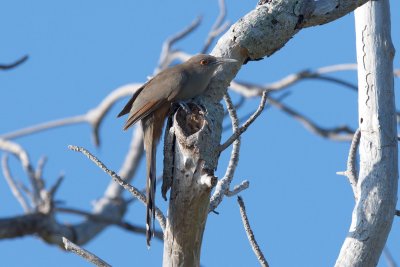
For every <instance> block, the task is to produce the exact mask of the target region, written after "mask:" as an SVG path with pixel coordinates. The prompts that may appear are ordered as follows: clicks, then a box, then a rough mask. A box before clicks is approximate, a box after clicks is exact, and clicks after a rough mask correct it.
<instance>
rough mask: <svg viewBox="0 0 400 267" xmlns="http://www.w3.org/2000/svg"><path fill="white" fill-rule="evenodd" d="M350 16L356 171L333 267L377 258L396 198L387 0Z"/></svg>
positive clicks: (371, 262)
mask: <svg viewBox="0 0 400 267" xmlns="http://www.w3.org/2000/svg"><path fill="white" fill-rule="evenodd" d="M355 17H356V39H357V62H358V90H359V98H358V104H359V125H360V129H361V140H360V148H359V153H360V172H359V178H358V182H357V186H356V187H355V192H354V193H355V199H356V205H355V207H354V210H353V219H352V223H351V226H350V230H349V234H348V236H347V238H346V240H345V241H344V244H343V246H342V249H341V251H340V255H339V257H338V259H337V262H336V266H360V267H361V266H363V267H365V266H367V267H368V266H376V265H377V263H378V260H379V257H380V255H381V253H382V249H383V247H384V245H385V243H386V239H387V237H388V235H389V232H390V228H391V226H392V222H393V217H394V214H395V206H396V201H397V180H398V166H397V164H398V159H397V157H398V156H397V129H396V113H395V103H394V88H393V57H394V48H393V45H392V41H391V37H390V12H389V1H388V0H381V1H370V2H368V3H367V4H365V5H364V6H362V7H360V8H359V9H357V10H356V12H355Z"/></svg>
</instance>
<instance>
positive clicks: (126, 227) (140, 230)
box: [54, 207, 163, 241]
mask: <svg viewBox="0 0 400 267" xmlns="http://www.w3.org/2000/svg"><path fill="white" fill-rule="evenodd" d="M54 211H57V212H64V213H71V214H76V215H81V216H85V217H87V218H89V219H90V220H93V221H97V222H101V223H107V224H112V225H115V226H118V227H120V228H122V229H124V230H126V231H130V232H133V233H139V234H145V233H146V228H144V227H141V226H136V225H133V224H131V223H128V222H126V221H123V220H115V219H114V218H109V217H104V216H101V215H98V214H93V213H90V212H87V211H83V210H78V209H72V208H64V207H56V208H55V209H54ZM154 236H155V237H156V238H158V239H159V240H161V241H162V240H163V233H162V232H161V231H155V233H154Z"/></svg>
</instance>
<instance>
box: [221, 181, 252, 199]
mask: <svg viewBox="0 0 400 267" xmlns="http://www.w3.org/2000/svg"><path fill="white" fill-rule="evenodd" d="M249 185H250V182H249V181H247V180H244V181H243V182H241V183H240V184H238V185H235V187H233V190H232V191H230V190H228V191H226V192H225V195H226V196H227V197H233V196H235V195H237V194H239V193H240V192H242V191H243V190H245V189H247V188H249Z"/></svg>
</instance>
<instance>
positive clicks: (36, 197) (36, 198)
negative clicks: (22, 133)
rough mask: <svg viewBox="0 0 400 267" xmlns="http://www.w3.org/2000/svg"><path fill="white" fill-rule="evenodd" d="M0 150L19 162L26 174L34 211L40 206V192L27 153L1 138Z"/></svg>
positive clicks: (13, 143)
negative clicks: (13, 156) (30, 188)
mask: <svg viewBox="0 0 400 267" xmlns="http://www.w3.org/2000/svg"><path fill="white" fill-rule="evenodd" d="M0 150H4V151H8V152H10V153H12V154H13V155H15V156H16V157H17V158H18V159H19V161H20V162H21V164H22V167H23V169H24V171H25V172H26V174H27V176H28V179H29V182H30V183H31V186H32V192H31V196H32V206H33V209H34V210H36V209H37V208H38V206H39V205H40V190H39V184H38V183H37V182H38V181H37V179H36V177H35V171H34V169H33V167H32V164H31V162H30V159H29V156H28V153H27V152H26V151H25V150H24V149H23V148H22V147H21V146H20V145H19V144H17V143H15V142H11V141H8V140H4V139H1V138H0Z"/></svg>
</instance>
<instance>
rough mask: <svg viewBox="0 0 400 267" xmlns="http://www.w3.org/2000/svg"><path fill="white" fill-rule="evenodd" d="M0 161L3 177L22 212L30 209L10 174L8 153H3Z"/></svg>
mask: <svg viewBox="0 0 400 267" xmlns="http://www.w3.org/2000/svg"><path fill="white" fill-rule="evenodd" d="M1 163H2V169H3V174H4V178H5V179H6V181H7V183H8V186H9V187H10V189H11V192H12V194H13V195H14V197H15V198H16V199H17V201H18V202H19V204H20V205H21V206H22V208H23V210H24V212H25V213H27V212H29V211H30V210H31V208H30V207H29V204H28V202H27V200H26V198H25V197H24V195H23V193H22V192H21V190H20V189H19V188H18V186H17V184H16V182H15V180H14V178H13V177H12V175H11V172H10V168H9V166H8V155H7V154H5V155H4V156H3V157H2V161H1Z"/></svg>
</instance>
